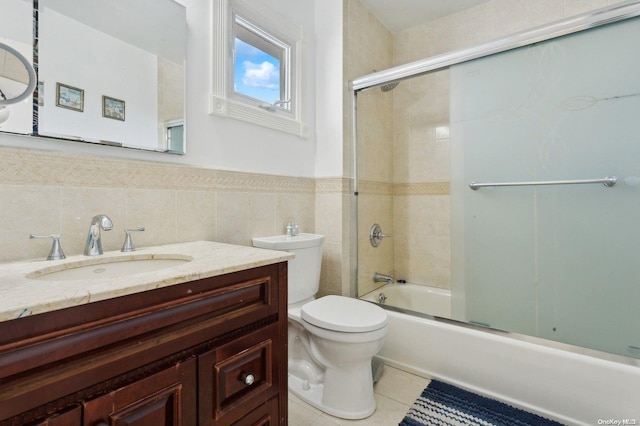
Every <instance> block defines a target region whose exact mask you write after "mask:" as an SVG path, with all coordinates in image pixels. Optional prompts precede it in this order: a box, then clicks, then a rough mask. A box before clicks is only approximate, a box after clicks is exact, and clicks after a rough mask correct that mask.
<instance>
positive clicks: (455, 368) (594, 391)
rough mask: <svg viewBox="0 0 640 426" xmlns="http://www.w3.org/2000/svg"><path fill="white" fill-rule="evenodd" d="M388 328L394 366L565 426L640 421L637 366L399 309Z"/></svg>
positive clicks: (388, 357)
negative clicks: (415, 314)
mask: <svg viewBox="0 0 640 426" xmlns="http://www.w3.org/2000/svg"><path fill="white" fill-rule="evenodd" d="M389 327H390V328H389V333H388V335H387V337H386V338H385V343H384V346H383V348H382V350H381V352H380V353H379V354H378V356H379V357H380V358H382V359H383V360H384V361H385V362H386V363H388V364H389V365H390V366H393V367H397V368H400V369H403V370H407V371H409V372H412V373H414V374H417V375H420V376H425V377H431V378H436V379H439V380H442V381H446V382H448V383H451V384H454V385H456V386H460V387H462V388H465V389H468V390H470V391H473V392H476V393H480V394H483V395H486V396H488V397H491V398H495V399H499V400H502V401H505V402H507V403H509V404H511V405H513V406H516V407H519V408H523V409H525V410H528V411H531V412H534V413H537V414H539V415H541V416H544V417H547V418H551V419H554V420H557V421H560V422H562V423H566V424H574V425H595V424H598V420H610V419H613V420H618V419H620V420H621V419H636V420H637V422H638V423H639V424H640V397H638V396H635V397H634V395H637V390H638V389H640V368H638V367H635V366H627V365H623V364H619V363H615V362H610V361H606V360H600V359H596V358H593V357H589V356H584V355H581V354H575V353H571V352H567V351H563V350H559V349H554V348H548V347H545V346H542V345H537V344H534V343H529V342H524V341H518V340H515V339H510V338H507V337H504V336H500V335H495V334H491V333H485V332H482V331H478V330H473V329H469V328H465V327H461V326H457V325H453V324H448V323H444V322H439V321H434V320H430V319H426V318H417V317H411V316H407V315H404V314H399V313H396V312H389Z"/></svg>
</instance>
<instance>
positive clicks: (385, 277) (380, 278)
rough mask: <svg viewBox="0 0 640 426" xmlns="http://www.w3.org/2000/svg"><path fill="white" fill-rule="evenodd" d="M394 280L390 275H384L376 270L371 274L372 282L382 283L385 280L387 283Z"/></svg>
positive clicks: (391, 282)
mask: <svg viewBox="0 0 640 426" xmlns="http://www.w3.org/2000/svg"><path fill="white" fill-rule="evenodd" d="M394 281H395V280H394V279H393V276H391V275H384V274H381V273H379V272H376V273H375V274H373V282H375V283H384V282H386V283H387V284H393V282H394Z"/></svg>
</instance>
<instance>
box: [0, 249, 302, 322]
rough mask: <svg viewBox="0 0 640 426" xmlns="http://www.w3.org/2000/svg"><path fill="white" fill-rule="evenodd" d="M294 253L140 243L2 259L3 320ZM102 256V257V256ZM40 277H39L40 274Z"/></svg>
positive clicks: (0, 306) (0, 298) (259, 263)
mask: <svg viewBox="0 0 640 426" xmlns="http://www.w3.org/2000/svg"><path fill="white" fill-rule="evenodd" d="M293 256H294V255H293V254H292V253H288V252H283V251H275V250H264V249H258V248H253V247H246V246H238V245H231V244H222V243H215V242H209V241H196V242H190V243H179V244H170V245H164V246H157V247H144V248H138V249H137V250H136V251H135V252H132V253H121V252H120V251H112V252H105V253H104V255H102V256H91V257H89V256H83V255H78V256H70V257H67V258H66V259H64V260H53V261H49V260H32V261H26V262H16V263H6V264H0V321H7V320H12V319H16V318H21V317H24V316H28V315H35V314H41V313H44V312H49V311H54V310H57V309H64V308H68V307H72V306H78V305H82V304H85V303H90V302H97V301H99V300H105V299H110V298H113V297H118V296H125V295H128V294H133V293H138V292H142V291H146V290H152V289H156V288H161V287H167V286H170V285H174V284H180V283H184V282H188V281H193V280H197V279H201V278H208V277H213V276H216V275H223V274H227V273H230V272H236V271H241V270H244V269H250V268H254V267H258V266H264V265H270V264H273V263H278V262H283V261H286V260H289V259H292V258H293ZM98 258H99V259H98ZM152 258H155V259H158V258H161V259H184V260H189V261H188V262H184V263H180V264H178V265H176V266H171V267H167V268H165V269H160V270H156V271H152V272H143V273H134V274H127V275H126V276H120V277H114V278H91V279H90V280H89V281H87V280H80V279H77V280H66V281H59V280H51V279H48V278H47V276H46V274H45V275H43V274H41V273H40V272H41V271H42V270H43V269H45V268H46V270H47V271H54V270H63V269H66V268H67V267H69V266H70V265H75V266H83V265H88V264H93V263H94V262H110V261H114V260H136V259H152ZM36 278H37V279H36Z"/></svg>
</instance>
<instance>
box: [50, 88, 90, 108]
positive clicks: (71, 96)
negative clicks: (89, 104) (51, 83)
mask: <svg viewBox="0 0 640 426" xmlns="http://www.w3.org/2000/svg"><path fill="white" fill-rule="evenodd" d="M56 106H59V107H60V108H67V109H72V110H74V111H80V112H82V111H84V90H82V89H78V88H77V87H73V86H68V85H66V84H62V83H56Z"/></svg>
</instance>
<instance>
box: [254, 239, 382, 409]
mask: <svg viewBox="0 0 640 426" xmlns="http://www.w3.org/2000/svg"><path fill="white" fill-rule="evenodd" d="M323 242H324V236H323V235H316V234H299V235H296V236H287V235H278V236H275V237H265V238H254V239H253V245H254V247H260V248H266V249H272V250H282V251H289V252H292V253H294V254H295V256H296V257H295V258H294V259H292V260H290V261H289V267H288V269H289V274H288V302H289V390H290V391H291V392H292V393H293V394H295V395H296V396H298V397H299V398H301V399H302V400H304V401H306V402H307V403H309V404H311V405H313V406H314V407H316V408H318V409H320V410H322V411H324V412H326V413H328V414H331V415H333V416H336V417H342V418H345V419H362V418H365V417H368V416H370V415H371V414H373V412H374V411H375V409H376V403H375V399H374V397H373V379H372V376H371V359H372V358H373V356H374V355H375V354H377V353H378V352H379V351H380V349H381V348H382V342H383V339H384V336H385V335H386V334H387V314H386V312H385V311H384V309H382V308H380V307H379V306H376V305H374V304H372V303H369V302H365V301H362V300H358V299H354V298H350V297H343V296H325V297H321V298H319V299H315V294H316V293H317V291H318V286H319V284H320V265H321V263H322V243H323Z"/></svg>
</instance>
